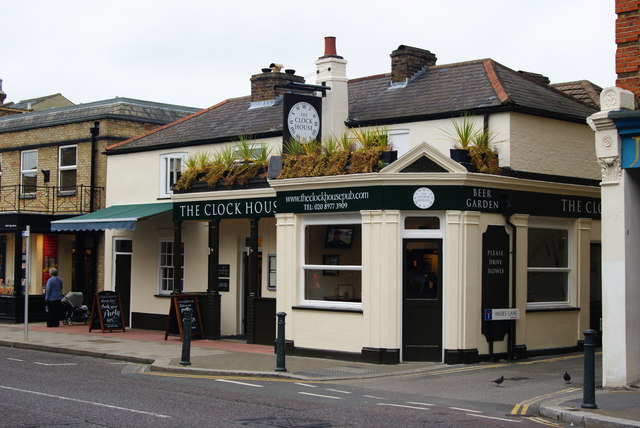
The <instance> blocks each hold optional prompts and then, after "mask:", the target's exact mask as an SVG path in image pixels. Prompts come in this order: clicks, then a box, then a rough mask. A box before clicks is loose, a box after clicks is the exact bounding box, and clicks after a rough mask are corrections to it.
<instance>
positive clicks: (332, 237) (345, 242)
mask: <svg viewBox="0 0 640 428" xmlns="http://www.w3.org/2000/svg"><path fill="white" fill-rule="evenodd" d="M353 231H354V228H353V227H349V226H329V227H327V236H326V238H325V241H324V246H325V248H351V244H352V243H353Z"/></svg>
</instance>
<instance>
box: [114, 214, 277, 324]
mask: <svg viewBox="0 0 640 428" xmlns="http://www.w3.org/2000/svg"><path fill="white" fill-rule="evenodd" d="M259 230H260V232H259V236H260V238H261V241H262V251H263V265H262V272H263V275H262V290H263V291H262V295H263V297H275V291H268V290H267V278H268V276H267V271H268V265H267V264H268V259H267V254H268V253H275V219H262V220H260V223H259ZM248 235H249V221H248V220H244V219H243V220H222V222H221V235H220V251H221V254H220V263H221V264H229V265H230V267H231V271H230V277H229V291H228V292H221V293H220V294H221V307H222V314H221V323H222V324H221V334H223V335H233V334H238V333H240V332H241V328H242V327H241V314H240V312H239V310H240V306H241V304H242V298H241V294H240V293H241V291H242V288H241V281H242V265H241V249H242V246H243V243H242V237H245V236H248ZM115 237H123V238H132V239H133V256H132V272H131V276H132V278H131V310H132V312H140V313H148V314H160V315H168V313H169V312H168V310H169V299H168V298H167V297H157V294H158V281H159V270H158V265H159V242H160V240H170V241H172V240H173V222H172V219H171V213H165V214H161V215H159V216H156V217H153V218H151V219H147V220H145V221H141V222H138V223H137V225H136V230H135V231H133V232H129V231H122V230H119V231H107V238H106V243H107V244H106V247H107V249H106V251H105V263H106V266H107V268H106V269H105V284H106V285H107V286H108V289H110V290H112V289H113V287H114V285H113V269H114V265H113V240H114V238H115ZM182 240H183V242H184V251H185V253H184V258H185V271H184V291H185V292H202V291H206V290H207V264H208V262H207V256H208V224H207V222H203V221H186V222H183V224H182Z"/></svg>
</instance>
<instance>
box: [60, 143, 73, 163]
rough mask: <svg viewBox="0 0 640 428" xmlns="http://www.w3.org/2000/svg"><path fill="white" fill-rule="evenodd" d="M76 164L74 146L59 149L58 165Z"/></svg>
mask: <svg viewBox="0 0 640 428" xmlns="http://www.w3.org/2000/svg"><path fill="white" fill-rule="evenodd" d="M75 164H76V147H75V146H74V147H63V148H61V149H60V166H74V165H75Z"/></svg>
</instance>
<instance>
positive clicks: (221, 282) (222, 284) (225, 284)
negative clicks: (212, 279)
mask: <svg viewBox="0 0 640 428" xmlns="http://www.w3.org/2000/svg"><path fill="white" fill-rule="evenodd" d="M218 291H229V278H218Z"/></svg>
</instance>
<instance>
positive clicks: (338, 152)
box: [277, 128, 391, 179]
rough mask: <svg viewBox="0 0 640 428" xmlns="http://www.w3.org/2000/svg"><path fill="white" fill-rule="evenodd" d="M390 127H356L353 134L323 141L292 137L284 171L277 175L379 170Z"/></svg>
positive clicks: (387, 145) (284, 156)
mask: <svg viewBox="0 0 640 428" xmlns="http://www.w3.org/2000/svg"><path fill="white" fill-rule="evenodd" d="M390 149H391V147H390V144H389V132H388V131H387V129H385V128H382V129H378V128H376V129H362V128H355V129H353V130H352V132H351V134H343V135H341V136H339V137H336V136H331V137H329V138H327V139H326V140H325V141H323V142H322V143H318V142H317V141H315V140H313V141H309V142H301V141H296V140H295V139H292V140H291V141H289V142H288V143H287V144H285V153H284V155H283V166H282V171H281V172H280V174H279V175H278V177H277V178H279V179H280V178H297V177H321V176H327V175H343V174H360V173H368V172H375V171H379V170H380V169H382V168H383V167H384V165H383V163H382V161H381V159H380V156H381V155H382V153H383V152H385V151H388V150H390Z"/></svg>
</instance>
